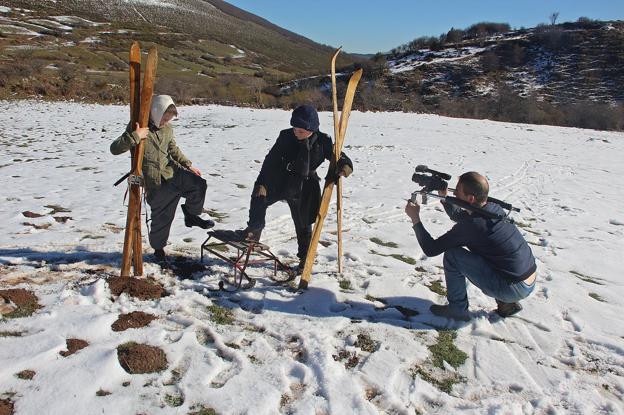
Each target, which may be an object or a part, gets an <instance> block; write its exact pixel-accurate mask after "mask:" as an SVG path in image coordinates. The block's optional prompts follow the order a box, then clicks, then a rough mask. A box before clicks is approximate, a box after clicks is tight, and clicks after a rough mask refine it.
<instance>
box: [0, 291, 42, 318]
mask: <svg viewBox="0 0 624 415" xmlns="http://www.w3.org/2000/svg"><path fill="white" fill-rule="evenodd" d="M0 298H1V299H2V302H3V303H4V305H7V306H8V305H9V304H11V303H13V304H15V308H13V307H2V308H0V310H6V311H0V313H1V314H2V315H4V316H5V317H7V318H17V317H28V316H30V315H32V313H34V312H35V311H37V309H39V308H41V306H40V305H39V303H38V302H37V296H36V295H35V294H33V293H32V292H31V291H28V290H24V289H22V288H13V289H10V290H0Z"/></svg>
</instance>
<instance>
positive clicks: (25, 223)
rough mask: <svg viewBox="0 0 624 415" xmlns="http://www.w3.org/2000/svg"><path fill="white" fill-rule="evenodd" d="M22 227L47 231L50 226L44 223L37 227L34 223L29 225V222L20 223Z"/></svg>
mask: <svg viewBox="0 0 624 415" xmlns="http://www.w3.org/2000/svg"><path fill="white" fill-rule="evenodd" d="M22 225H24V226H32V227H33V228H35V229H48V228H49V227H50V226H52V224H51V223H44V224H42V225H37V224H36V223H30V222H22Z"/></svg>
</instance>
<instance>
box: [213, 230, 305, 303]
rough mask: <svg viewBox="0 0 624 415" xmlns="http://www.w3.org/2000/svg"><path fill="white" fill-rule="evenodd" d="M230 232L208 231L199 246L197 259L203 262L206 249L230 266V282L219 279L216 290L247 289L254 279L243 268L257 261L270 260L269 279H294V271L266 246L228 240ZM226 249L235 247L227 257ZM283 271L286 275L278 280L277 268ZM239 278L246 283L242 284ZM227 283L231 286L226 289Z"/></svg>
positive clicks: (283, 281) (286, 280)
mask: <svg viewBox="0 0 624 415" xmlns="http://www.w3.org/2000/svg"><path fill="white" fill-rule="evenodd" d="M233 235H234V232H232V231H210V232H208V238H206V240H205V241H204V242H203V243H202V245H201V261H202V262H203V261H204V251H206V252H209V253H211V254H213V255H214V256H216V257H217V258H219V259H222V260H224V261H225V262H227V263H228V264H229V265H231V266H232V268H233V275H231V276H230V277H232V281H230V280H229V279H228V278H224V279H222V280H221V281H219V289H220V290H224V291H229V292H235V291H238V290H239V289H241V288H242V289H243V290H247V289H249V288H252V287H253V286H254V285H255V284H256V280H255V279H253V278H251V277H249V275H247V272H246V269H247V267H248V266H249V265H255V264H261V263H265V262H269V263H271V262H272V263H273V276H269V278H271V280H272V281H275V282H278V283H285V282H289V281H292V280H294V279H295V278H296V276H297V274H296V272H295V271H294V270H293V269H292V268H290V267H289V266H287V265H284V264H283V263H282V262H281V261H280V260H279V259H278V258H277V257H276V256H275V254H273V252H271V250H270V249H269V247H268V246H267V245H265V244H263V243H261V242H258V241H253V240H248V239H246V240H242V241H239V240H232V239H233V238H232V237H233ZM229 248H234V249H235V250H236V255H230V256H227V252H226V251H228V250H229ZM278 270H279V271H281V272H285V273H286V274H287V276H288V278H286V279H278V278H277V271H278ZM243 278H244V279H245V281H246V283H245V284H243ZM225 284H228V285H230V286H232V287H234V288H233V289H226V288H225Z"/></svg>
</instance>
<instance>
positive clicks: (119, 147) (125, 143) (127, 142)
mask: <svg viewBox="0 0 624 415" xmlns="http://www.w3.org/2000/svg"><path fill="white" fill-rule="evenodd" d="M140 141H141V139H140V138H139V136H138V135H137V134H136V133H135V132H134V131H126V132H125V133H123V134H122V135H121V136H120V137H119V138H118V139H116V140H115V141H113V142H112V143H111V145H110V152H111V153H112V154H114V155H115V156H116V155H118V154H121V153H125V152H126V151H128V150H130V149H131V148H132V147H134V146H135V145H137V144H139V142H140Z"/></svg>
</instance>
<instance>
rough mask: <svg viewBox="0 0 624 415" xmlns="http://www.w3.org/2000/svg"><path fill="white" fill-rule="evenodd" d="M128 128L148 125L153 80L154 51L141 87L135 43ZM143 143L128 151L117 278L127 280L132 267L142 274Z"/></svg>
mask: <svg viewBox="0 0 624 415" xmlns="http://www.w3.org/2000/svg"><path fill="white" fill-rule="evenodd" d="M129 63H130V128H131V129H132V130H134V129H135V128H136V124H137V123H139V127H140V128H145V127H147V126H148V123H149V115H150V108H151V105H152V94H153V92H154V80H155V78H156V65H157V63H158V52H157V51H156V48H155V47H153V48H152V49H150V51H149V54H148V55H147V62H146V65H145V74H144V75H143V85H141V49H140V47H139V43H138V42H134V43H132V46H131V47H130V62H129ZM143 153H144V143H143V140H141V141H140V142H139V144H137V145H136V146H135V147H134V149H133V150H132V164H131V170H130V176H129V178H128V183H129V185H130V191H129V193H130V197H129V199H128V216H127V217H126V233H125V235H124V247H123V255H122V259H121V276H122V277H129V276H130V269H131V268H132V267H133V266H134V275H135V276H141V275H143V244H142V237H141V187H142V186H143V172H142V169H143Z"/></svg>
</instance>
